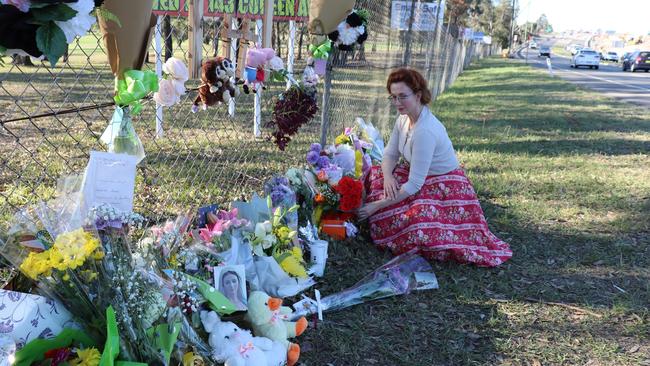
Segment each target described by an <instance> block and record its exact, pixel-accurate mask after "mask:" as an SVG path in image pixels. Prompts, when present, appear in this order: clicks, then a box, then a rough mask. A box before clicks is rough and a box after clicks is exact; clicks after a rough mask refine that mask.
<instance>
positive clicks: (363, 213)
mask: <svg viewBox="0 0 650 366" xmlns="http://www.w3.org/2000/svg"><path fill="white" fill-rule="evenodd" d="M377 210H379V203H378V202H370V203H366V204H365V205H363V207H361V208H360V209H359V211H357V216H358V217H359V220H365V219H367V218H368V217H370V216H372V215H373V214H374V213H375V212H377Z"/></svg>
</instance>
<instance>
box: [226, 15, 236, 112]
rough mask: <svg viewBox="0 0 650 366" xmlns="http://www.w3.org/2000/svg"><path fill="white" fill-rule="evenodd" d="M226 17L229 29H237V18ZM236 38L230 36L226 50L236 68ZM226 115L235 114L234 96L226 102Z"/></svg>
mask: <svg viewBox="0 0 650 366" xmlns="http://www.w3.org/2000/svg"><path fill="white" fill-rule="evenodd" d="M226 18H227V19H228V20H230V29H232V30H234V31H236V30H238V29H239V24H238V23H239V22H238V21H237V18H232V16H230V15H226ZM225 47H227V45H226V43H224V48H225ZM236 56H237V38H236V37H231V38H230V49H229V50H228V56H225V57H228V58H229V59H230V61H231V62H232V64H233V66H234V67H235V68H237V57H236ZM228 115H229V116H230V117H234V116H235V98H230V101H229V102H228Z"/></svg>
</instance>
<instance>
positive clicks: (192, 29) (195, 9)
mask: <svg viewBox="0 0 650 366" xmlns="http://www.w3.org/2000/svg"><path fill="white" fill-rule="evenodd" d="M188 1H189V8H188V15H187V21H188V38H189V41H190V47H189V52H188V55H187V58H188V63H189V69H190V70H189V71H190V78H194V79H198V78H200V77H201V56H202V54H203V49H202V43H203V25H202V23H201V18H203V14H202V13H203V1H202V0H188Z"/></svg>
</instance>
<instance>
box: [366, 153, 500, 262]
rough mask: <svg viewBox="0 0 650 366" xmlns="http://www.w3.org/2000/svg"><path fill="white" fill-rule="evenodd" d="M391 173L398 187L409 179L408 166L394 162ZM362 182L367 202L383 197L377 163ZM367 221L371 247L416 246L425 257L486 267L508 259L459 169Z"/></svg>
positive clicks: (401, 248)
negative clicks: (371, 242) (394, 165)
mask: <svg viewBox="0 0 650 366" xmlns="http://www.w3.org/2000/svg"><path fill="white" fill-rule="evenodd" d="M393 174H394V175H395V178H396V179H397V182H398V183H399V184H400V185H402V184H404V183H406V182H407V181H408V175H409V166H408V165H407V164H401V165H398V166H397V168H395V171H394V173H393ZM365 184H366V186H365V188H366V193H367V197H366V202H373V201H377V200H380V199H383V198H384V177H383V174H382V171H381V167H379V166H373V167H372V169H371V170H370V171H369V172H368V175H367V177H366V180H365ZM368 221H369V223H370V236H371V237H372V240H373V242H374V243H375V245H377V246H378V247H379V248H382V249H389V250H391V251H392V252H393V253H394V254H396V255H397V254H401V253H404V252H407V251H409V250H411V249H413V248H414V247H417V248H419V253H420V254H421V255H422V256H424V257H426V258H427V259H435V260H439V261H447V260H454V261H457V262H460V263H473V264H476V265H478V266H486V267H494V266H498V265H500V264H501V263H503V262H505V261H506V260H508V259H509V258H510V257H512V251H511V250H510V246H509V245H508V244H507V243H506V242H504V241H503V240H501V239H499V238H497V237H496V236H495V235H494V234H492V232H490V229H489V228H488V225H487V221H486V220H485V216H484V215H483V210H482V209H481V205H480V204H479V202H478V198H477V196H476V193H475V192H474V188H473V187H472V183H471V182H470V181H469V179H467V177H466V176H465V173H464V172H463V170H462V169H456V170H454V171H451V172H449V173H447V174H444V175H430V176H428V177H427V178H426V180H425V183H424V185H423V186H422V188H421V189H420V191H419V192H417V193H416V194H414V195H412V196H410V197H408V198H406V199H404V200H403V201H401V202H399V203H396V204H394V205H391V206H388V207H386V208H384V209H382V210H379V211H377V212H376V213H375V214H374V215H372V216H370V218H369V220H368Z"/></svg>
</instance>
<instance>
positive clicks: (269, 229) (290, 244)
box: [245, 196, 308, 278]
mask: <svg viewBox="0 0 650 366" xmlns="http://www.w3.org/2000/svg"><path fill="white" fill-rule="evenodd" d="M267 204H268V206H269V209H271V207H272V202H271V196H268V198H267ZM297 210H298V206H297V205H293V206H291V207H290V208H289V209H285V208H283V207H277V208H275V210H274V211H273V214H272V215H271V220H266V221H263V222H258V223H256V224H255V229H254V231H253V232H249V233H247V234H246V235H245V237H246V238H247V239H248V240H249V242H250V244H251V246H252V248H253V253H254V254H255V255H257V256H272V257H273V258H275V260H276V261H277V262H278V264H279V265H280V267H281V268H282V269H283V270H284V271H285V272H286V273H287V274H289V275H291V276H294V277H299V278H307V277H308V275H307V270H306V269H305V263H304V261H303V255H302V249H301V248H300V247H299V246H297V245H294V244H295V242H296V240H297V231H296V230H292V229H291V228H290V227H289V226H288V225H287V224H286V220H285V217H286V216H287V215H288V214H291V213H294V212H296V211H297Z"/></svg>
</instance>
